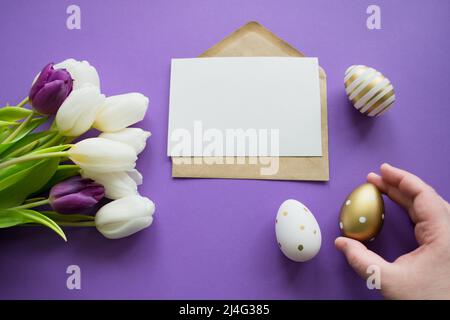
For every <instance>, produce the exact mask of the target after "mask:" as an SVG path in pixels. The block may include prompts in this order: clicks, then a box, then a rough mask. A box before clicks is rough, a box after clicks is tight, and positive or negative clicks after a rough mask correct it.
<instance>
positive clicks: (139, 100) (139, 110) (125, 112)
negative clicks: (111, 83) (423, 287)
mask: <svg viewBox="0 0 450 320" xmlns="http://www.w3.org/2000/svg"><path fill="white" fill-rule="evenodd" d="M147 107H148V98H147V97H146V96H144V95H143V94H140V93H137V92H132V93H127V94H121V95H117V96H111V97H108V98H106V101H105V103H104V104H103V105H102V106H101V107H100V108H99V110H98V113H97V117H96V119H95V123H94V127H95V128H96V129H98V130H100V131H104V132H115V131H119V130H122V129H124V128H126V127H128V126H130V125H133V124H135V123H136V122H139V121H141V120H142V119H144V116H145V113H146V112H147Z"/></svg>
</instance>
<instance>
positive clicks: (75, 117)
mask: <svg viewBox="0 0 450 320" xmlns="http://www.w3.org/2000/svg"><path fill="white" fill-rule="evenodd" d="M104 101H105V96H104V95H103V94H100V90H99V88H98V87H95V86H91V85H87V86H85V87H83V88H81V89H78V90H75V91H72V92H71V94H70V95H69V96H68V97H67V98H66V100H65V101H64V102H63V104H62V105H61V107H60V108H59V110H58V113H57V114H56V119H55V120H56V124H57V126H58V130H59V131H60V133H61V134H63V135H65V136H69V137H77V136H80V135H82V134H83V133H85V132H86V131H87V130H89V129H90V128H91V127H92V124H93V123H94V120H95V116H96V113H97V110H98V108H99V107H100V106H101V105H102V104H103V103H104Z"/></svg>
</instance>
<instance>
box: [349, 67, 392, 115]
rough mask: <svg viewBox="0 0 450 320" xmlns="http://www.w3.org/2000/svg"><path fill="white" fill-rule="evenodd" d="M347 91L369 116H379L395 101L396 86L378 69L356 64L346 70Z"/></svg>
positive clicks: (357, 107) (359, 107)
mask: <svg viewBox="0 0 450 320" xmlns="http://www.w3.org/2000/svg"><path fill="white" fill-rule="evenodd" d="M344 84H345V91H346V93H347V96H348V98H349V100H350V101H351V103H352V104H353V106H354V107H355V108H356V109H357V110H358V111H359V112H361V113H362V114H365V115H366V116H369V117H374V116H379V115H381V114H383V113H385V112H386V111H387V110H389V109H390V108H391V107H392V105H393V104H394V102H395V93H394V87H393V86H392V84H391V82H390V81H389V79H388V78H386V77H385V76H384V75H383V74H382V73H381V72H378V71H377V70H375V69H373V68H370V67H367V66H363V65H358V66H356V65H354V66H351V67H349V68H348V69H347V71H345V78H344Z"/></svg>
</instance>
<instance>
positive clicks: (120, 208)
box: [95, 195, 155, 239]
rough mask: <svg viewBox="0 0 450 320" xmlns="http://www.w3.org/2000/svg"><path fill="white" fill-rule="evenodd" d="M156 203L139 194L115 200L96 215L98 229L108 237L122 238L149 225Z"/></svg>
mask: <svg viewBox="0 0 450 320" xmlns="http://www.w3.org/2000/svg"><path fill="white" fill-rule="evenodd" d="M154 212H155V204H154V203H153V202H152V201H151V200H150V199H148V198H145V197H141V196H138V195H135V196H129V197H126V198H122V199H119V200H114V201H112V202H110V203H108V204H106V205H104V206H103V207H102V208H100V210H99V211H98V212H97V215H96V216H95V225H96V227H97V230H98V231H99V232H100V233H101V234H103V235H104V236H105V237H106V238H108V239H120V238H124V237H128V236H129V235H132V234H133V233H136V232H138V231H141V230H142V229H145V228H147V227H149V226H150V225H151V224H152V222H153V213H154Z"/></svg>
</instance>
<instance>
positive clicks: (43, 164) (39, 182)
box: [0, 158, 60, 208]
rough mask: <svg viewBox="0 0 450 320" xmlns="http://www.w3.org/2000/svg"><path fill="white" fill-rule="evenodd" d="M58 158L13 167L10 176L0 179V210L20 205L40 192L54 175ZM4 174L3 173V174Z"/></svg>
mask: <svg viewBox="0 0 450 320" xmlns="http://www.w3.org/2000/svg"><path fill="white" fill-rule="evenodd" d="M59 160H60V159H59V158H48V159H43V160H38V161H37V162H36V161H34V162H33V161H29V162H24V163H20V164H17V165H14V166H20V165H23V166H22V167H19V168H18V169H17V168H16V172H14V170H13V169H14V168H12V169H10V168H9V167H8V168H5V169H10V170H11V172H12V173H11V174H10V175H8V176H7V177H5V178H1V179H0V208H10V207H14V206H17V205H20V204H22V203H23V202H24V201H25V199H26V198H27V197H28V196H29V195H31V194H33V193H35V192H36V191H38V190H40V189H41V188H42V187H43V186H45V184H46V183H47V182H48V181H49V180H50V178H51V177H52V176H53V175H54V174H55V171H56V169H57V168H58V164H59ZM14 166H11V167H14ZM3 173H4V172H3Z"/></svg>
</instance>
